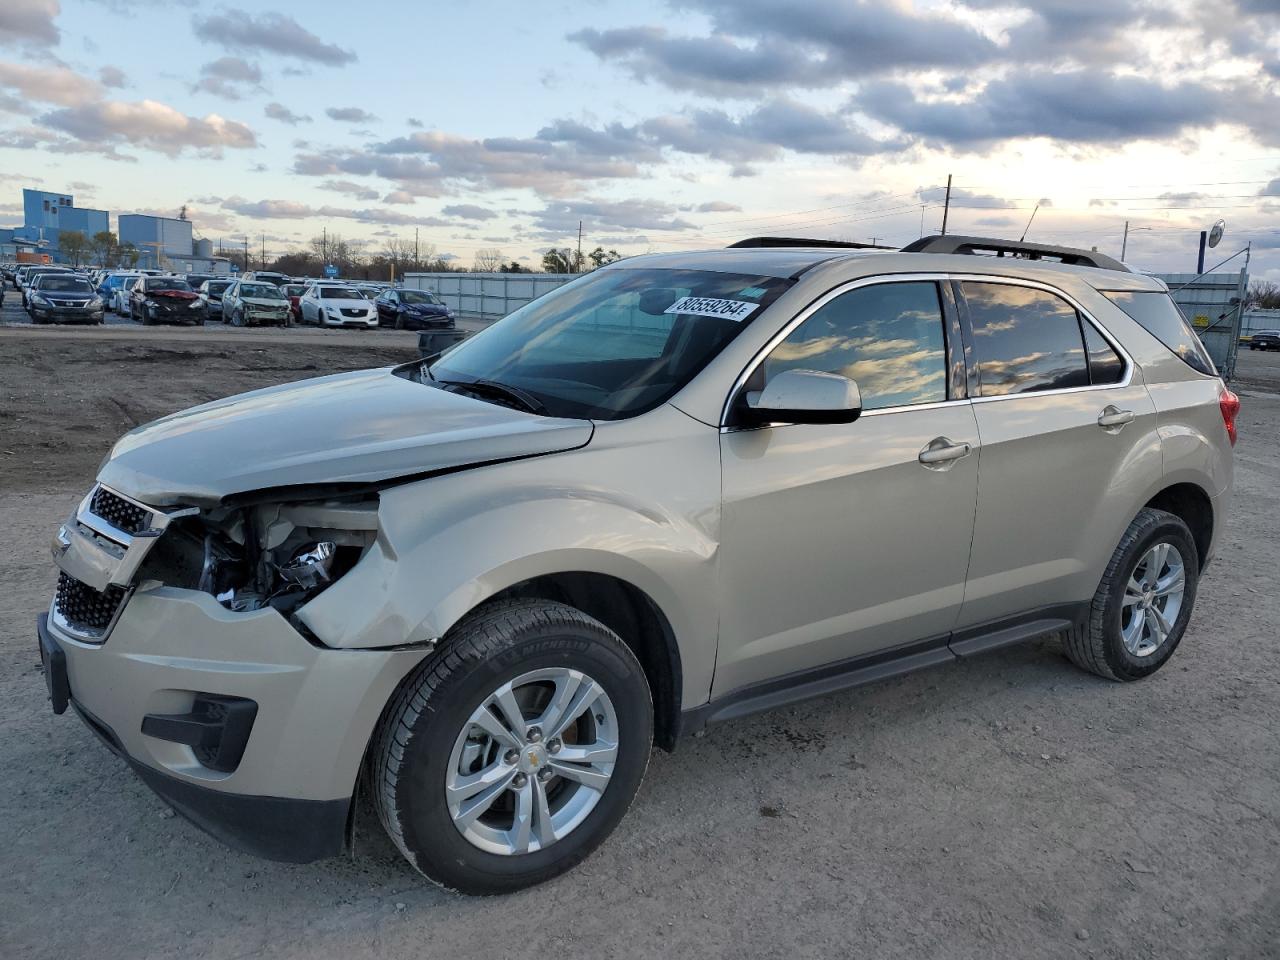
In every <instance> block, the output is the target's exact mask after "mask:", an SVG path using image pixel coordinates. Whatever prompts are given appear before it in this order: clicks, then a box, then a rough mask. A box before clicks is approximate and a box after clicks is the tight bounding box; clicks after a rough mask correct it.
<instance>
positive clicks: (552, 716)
mask: <svg viewBox="0 0 1280 960" xmlns="http://www.w3.org/2000/svg"><path fill="white" fill-rule="evenodd" d="M555 684H556V692H555V693H554V694H552V696H551V700H550V702H548V703H547V707H546V709H545V710H543V711H542V716H541V717H539V718H538V720H537V725H538V726H539V727H541V728H542V731H543V734H544V736H546V738H547V739H550V738H551V737H554V736H555V733H552V732H551V731H553V730H557V729H558V727H557V724H558V723H559V722H560V718H561V716H563V715H564V711H565V709H566V708H567V707H568V706H569V705H570V703H571V702H572V700H573V695H574V694H575V693H576V692H577V690H578V687H579V686H580V685H581V684H582V674H581V673H579V672H578V671H577V670H566V671H565V672H564V674H563V675H562V676H560V677H557V678H556V681H555Z"/></svg>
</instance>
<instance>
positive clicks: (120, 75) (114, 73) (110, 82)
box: [98, 66, 129, 88]
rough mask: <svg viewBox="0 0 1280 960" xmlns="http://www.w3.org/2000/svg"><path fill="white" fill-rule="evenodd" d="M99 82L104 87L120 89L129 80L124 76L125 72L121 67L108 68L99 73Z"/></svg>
mask: <svg viewBox="0 0 1280 960" xmlns="http://www.w3.org/2000/svg"><path fill="white" fill-rule="evenodd" d="M98 80H99V81H100V82H101V83H102V85H103V86H104V87H115V88H120V87H123V86H125V85H126V84H127V83H128V82H129V80H128V78H127V77H126V76H125V75H124V71H123V70H121V69H120V68H119V67H112V66H106V67H103V68H102V69H101V70H99V71H98Z"/></svg>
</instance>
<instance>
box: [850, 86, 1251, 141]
mask: <svg viewBox="0 0 1280 960" xmlns="http://www.w3.org/2000/svg"><path fill="white" fill-rule="evenodd" d="M1239 97H1240V94H1239V92H1236V93H1235V94H1230V93H1226V92H1223V91H1218V90H1215V89H1213V88H1211V87H1208V86H1206V85H1204V84H1200V83H1196V82H1193V81H1183V82H1181V83H1177V84H1173V85H1169V86H1166V85H1164V84H1162V83H1160V82H1158V81H1156V80H1152V79H1147V78H1145V77H1139V76H1133V75H1125V76H1120V75H1116V74H1107V73H1102V72H1099V71H1093V70H1073V71H1066V72H1058V73H1055V72H1052V71H1048V70H1039V71H1030V72H1022V73H1020V74H1018V75H1017V76H1016V77H1014V78H1010V79H1006V80H993V81H991V82H990V83H988V84H987V85H986V86H985V87H983V88H982V89H981V90H980V91H979V92H978V93H977V94H976V95H975V96H973V97H972V98H971V99H968V100H958V101H957V100H935V101H922V100H919V99H917V97H916V96H915V94H914V93H913V92H912V90H911V89H910V88H909V87H908V86H907V85H906V84H903V83H898V82H882V83H873V84H868V85H866V86H864V88H863V89H862V91H861V92H860V93H859V94H858V96H857V97H856V98H855V100H854V101H853V102H852V103H851V107H853V108H854V109H857V110H860V111H862V112H864V113H866V114H867V115H869V116H870V117H872V118H874V119H876V120H879V121H881V122H883V123H887V124H891V125H893V126H895V127H897V128H898V129H900V130H902V131H904V132H905V133H908V134H912V135H915V136H918V137H921V138H923V139H924V140H926V141H927V142H930V143H935V144H937V143H941V144H950V145H952V146H957V145H958V146H965V147H973V148H978V147H980V146H982V145H988V144H992V143H996V142H998V141H1001V140H1009V139H1014V138H1020V137H1047V138H1050V139H1053V140H1061V141H1067V142H1071V143H1076V144H1079V143H1121V142H1128V141H1132V140H1140V139H1160V138H1165V137H1171V136H1175V135H1178V134H1180V133H1182V132H1183V131H1184V130H1187V129H1190V128H1194V127H1207V126H1212V125H1213V124H1214V123H1216V122H1219V121H1222V120H1227V119H1229V118H1230V116H1231V115H1232V113H1234V114H1235V115H1237V116H1239V115H1241V114H1243V113H1244V112H1245V111H1244V109H1243V104H1239V103H1237V108H1233V107H1232V101H1233V99H1234V100H1237V101H1238V99H1239ZM1248 99H1249V100H1250V101H1253V100H1254V98H1252V97H1250V98H1248ZM1273 109H1274V105H1273ZM1270 122H1272V123H1274V122H1275V120H1274V118H1271V119H1270Z"/></svg>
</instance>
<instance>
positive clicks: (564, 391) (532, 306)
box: [428, 269, 794, 420]
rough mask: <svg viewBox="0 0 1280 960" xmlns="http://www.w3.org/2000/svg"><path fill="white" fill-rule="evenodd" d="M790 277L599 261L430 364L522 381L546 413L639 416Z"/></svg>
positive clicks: (443, 371)
mask: <svg viewBox="0 0 1280 960" xmlns="http://www.w3.org/2000/svg"><path fill="white" fill-rule="evenodd" d="M793 282H794V281H791V280H786V279H781V278H778V277H755V276H743V275H740V274H733V273H714V272H711V271H703V270H644V269H640V270H631V269H610V270H600V271H597V272H595V273H591V274H588V275H587V276H585V277H583V278H581V279H579V280H575V281H574V282H572V283H568V284H565V285H564V286H563V287H559V288H557V289H556V290H554V291H553V292H551V293H549V294H547V295H546V296H544V297H540V298H539V299H537V300H534V301H533V302H532V303H529V304H527V305H525V306H524V307H521V308H520V309H519V310H517V311H516V312H515V313H513V314H511V315H510V316H508V317H506V318H505V319H503V320H499V321H498V322H497V323H495V324H494V325H493V326H491V327H489V328H487V329H486V330H483V331H481V332H480V333H478V334H476V335H475V336H474V337H471V338H470V339H469V340H464V341H463V342H462V343H461V344H459V345H458V346H457V347H455V348H454V349H452V350H450V351H449V352H448V353H447V354H445V355H444V356H442V357H440V359H439V360H437V361H436V362H435V363H434V364H432V365H431V366H430V368H429V370H428V372H429V374H430V376H431V377H433V378H434V379H435V380H437V381H460V382H463V383H471V382H474V381H476V380H490V381H495V382H497V383H501V384H505V385H507V386H511V387H516V388H519V389H521V390H524V391H525V392H527V393H529V394H532V395H533V396H534V397H535V398H536V399H537V400H539V401H541V402H542V404H543V405H544V406H545V408H546V412H547V413H548V414H549V415H550V416H559V417H586V418H592V419H600V420H620V419H623V418H625V417H633V416H635V415H637V414H640V413H644V412H645V411H646V410H651V409H653V408H654V407H656V406H657V405H658V404H660V403H664V402H666V401H667V400H668V399H670V398H671V397H672V396H674V395H675V393H676V391H678V390H679V389H680V388H681V387H683V386H684V385H685V384H686V383H688V382H689V381H690V380H692V379H693V377H694V376H695V375H696V374H697V373H698V372H699V371H700V370H701V369H702V368H703V367H704V366H706V365H707V363H708V362H709V361H710V360H711V358H712V357H714V356H715V355H716V354H718V353H719V352H720V351H721V350H723V349H724V347H725V345H726V344H728V343H729V341H731V340H732V339H733V338H734V337H736V336H737V335H738V334H739V333H740V332H741V331H742V329H743V328H744V327H745V326H746V324H748V323H750V322H751V321H753V320H755V319H756V318H757V317H758V316H759V315H760V314H761V313H763V312H764V309H765V308H766V307H768V305H769V304H771V303H772V302H773V301H774V300H776V299H777V298H778V297H779V296H780V295H781V294H782V293H783V292H784V291H785V290H786V289H787V288H788V287H790V286H791V284H792V283H793Z"/></svg>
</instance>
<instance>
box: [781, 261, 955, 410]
mask: <svg viewBox="0 0 1280 960" xmlns="http://www.w3.org/2000/svg"><path fill="white" fill-rule="evenodd" d="M761 367H762V368H763V371H764V376H763V379H761V380H760V381H759V383H760V387H761V388H763V386H764V385H765V384H767V383H768V382H769V380H770V379H771V378H772V377H775V376H777V375H778V374H779V373H781V372H783V371H784V370H816V371H818V372H820V373H838V374H840V375H841V376H845V377H848V378H849V379H851V380H853V381H855V382H856V383H857V384H858V390H859V391H860V392H861V394H862V409H864V410H877V409H883V408H884V407H902V406H909V405H912V404H917V403H937V402H939V401H942V400H946V399H947V348H946V340H945V339H944V336H943V326H942V307H941V304H940V303H939V300H938V287H937V284H935V283H932V282H924V281H919V282H918V281H911V282H904V283H883V284H876V285H875V286H870V287H859V288H858V289H856V290H850V291H849V292H848V293H844V294H841V295H840V296H838V297H836V298H835V299H834V300H832V301H831V302H830V303H827V304H825V305H823V306H822V307H820V308H819V309H818V310H817V311H815V312H814V313H813V315H812V316H810V317H808V318H807V319H806V320H805V321H804V322H803V323H801V324H800V325H799V326H798V327H796V329H795V330H793V331H792V332H791V334H790V335H789V336H788V337H787V339H786V340H784V341H783V342H782V343H780V344H779V345H778V346H777V347H776V348H775V349H774V351H773V352H772V353H771V354H769V356H768V357H767V358H766V359H765V361H764V363H763V364H761Z"/></svg>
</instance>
